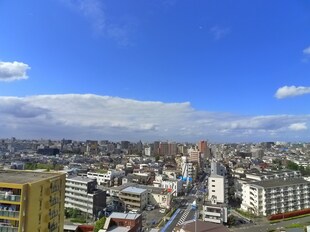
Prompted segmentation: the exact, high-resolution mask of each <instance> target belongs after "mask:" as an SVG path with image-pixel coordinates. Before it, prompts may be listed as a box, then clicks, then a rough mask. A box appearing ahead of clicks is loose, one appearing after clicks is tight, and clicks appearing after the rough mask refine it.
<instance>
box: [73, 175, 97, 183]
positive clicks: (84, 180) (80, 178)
mask: <svg viewBox="0 0 310 232" xmlns="http://www.w3.org/2000/svg"><path fill="white" fill-rule="evenodd" d="M67 180H73V181H79V182H83V183H88V182H94V181H95V180H96V179H93V178H88V177H85V176H69V177H67Z"/></svg>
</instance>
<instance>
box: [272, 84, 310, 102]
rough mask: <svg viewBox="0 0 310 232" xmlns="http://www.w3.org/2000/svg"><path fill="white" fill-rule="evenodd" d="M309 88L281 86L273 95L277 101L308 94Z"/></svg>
mask: <svg viewBox="0 0 310 232" xmlns="http://www.w3.org/2000/svg"><path fill="white" fill-rule="evenodd" d="M309 93H310V87H305V86H298V87H297V86H294V85H292V86H283V87H281V88H279V89H278V90H277V92H276V94H275V97H276V98H278V99H282V98H287V97H295V96H299V95H304V94H309Z"/></svg>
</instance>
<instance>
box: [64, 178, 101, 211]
mask: <svg viewBox="0 0 310 232" xmlns="http://www.w3.org/2000/svg"><path fill="white" fill-rule="evenodd" d="M105 206H106V192H105V191H103V190H100V189H97V181H96V179H90V178H87V177H82V176H73V177H68V178H67V180H66V197H65V207H66V208H72V209H78V210H80V211H82V212H84V213H88V214H90V215H93V216H97V215H98V212H99V211H100V210H102V209H103V208H104V207H105Z"/></svg>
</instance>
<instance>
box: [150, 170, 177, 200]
mask: <svg viewBox="0 0 310 232" xmlns="http://www.w3.org/2000/svg"><path fill="white" fill-rule="evenodd" d="M153 185H154V187H160V188H164V189H167V191H169V192H171V193H172V194H173V196H179V195H180V194H181V193H182V191H183V182H182V180H174V179H172V180H170V179H167V178H164V177H163V176H162V175H157V176H156V177H155V180H154V181H153Z"/></svg>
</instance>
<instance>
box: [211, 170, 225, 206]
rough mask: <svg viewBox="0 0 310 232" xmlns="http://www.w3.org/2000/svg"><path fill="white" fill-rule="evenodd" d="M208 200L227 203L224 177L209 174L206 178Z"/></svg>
mask: <svg viewBox="0 0 310 232" xmlns="http://www.w3.org/2000/svg"><path fill="white" fill-rule="evenodd" d="M208 191H209V195H208V200H209V201H211V200H215V201H216V203H227V202H228V182H227V179H226V177H225V176H221V175H216V174H211V175H210V177H209V178H208Z"/></svg>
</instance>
